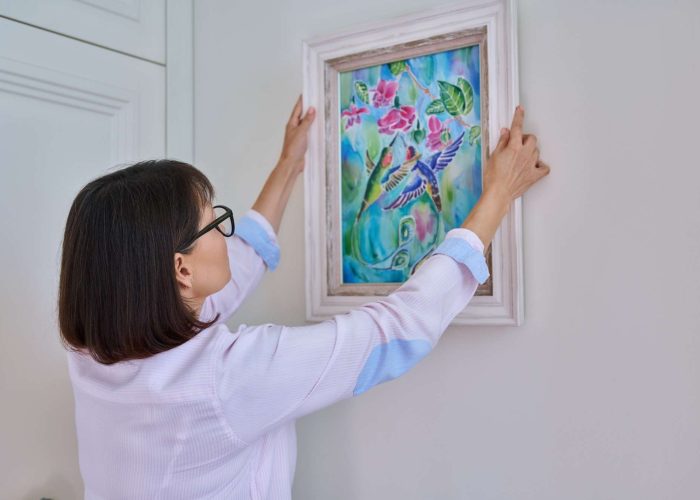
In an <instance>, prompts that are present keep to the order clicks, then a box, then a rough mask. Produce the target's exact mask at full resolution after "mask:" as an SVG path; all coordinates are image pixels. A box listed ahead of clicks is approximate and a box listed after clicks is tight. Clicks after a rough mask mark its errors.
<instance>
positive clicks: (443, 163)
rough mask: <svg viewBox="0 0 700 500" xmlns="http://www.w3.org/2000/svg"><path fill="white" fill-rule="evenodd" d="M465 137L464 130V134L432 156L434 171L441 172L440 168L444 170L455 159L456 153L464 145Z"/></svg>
mask: <svg viewBox="0 0 700 500" xmlns="http://www.w3.org/2000/svg"><path fill="white" fill-rule="evenodd" d="M463 139H464V132H462V134H461V135H460V136H459V137H457V138H456V139H455V140H454V141H452V144H450V145H449V146H447V147H446V148H445V149H443V150H442V151H439V152H437V153H435V154H434V155H433V156H431V157H430V168H431V169H432V170H433V172H439V171H440V170H444V169H445V167H447V165H449V164H450V162H451V161H452V160H453V159H454V157H455V155H456V154H457V151H458V150H459V147H460V146H461V145H462V140H463Z"/></svg>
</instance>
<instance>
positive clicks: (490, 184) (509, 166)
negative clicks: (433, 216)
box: [462, 106, 549, 252]
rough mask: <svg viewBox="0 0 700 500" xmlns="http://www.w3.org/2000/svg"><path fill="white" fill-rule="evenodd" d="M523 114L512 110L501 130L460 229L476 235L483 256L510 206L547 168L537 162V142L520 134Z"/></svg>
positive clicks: (547, 171)
mask: <svg viewBox="0 0 700 500" xmlns="http://www.w3.org/2000/svg"><path fill="white" fill-rule="evenodd" d="M524 116H525V111H524V110H523V108H522V107H521V106H518V107H517V108H516V109H515V113H514V115H513V124H512V125H511V128H510V130H508V129H506V128H504V129H502V130H501V137H500V139H499V141H498V145H497V146H496V149H494V151H493V153H492V154H491V157H490V158H489V161H488V163H487V165H486V169H485V170H484V178H483V189H482V192H481V197H480V198H479V201H477V202H476V205H474V208H472V211H471V212H469V216H468V217H467V218H466V220H465V221H464V223H463V224H462V227H463V228H466V229H469V230H470V231H473V232H474V233H476V235H477V236H478V237H479V239H480V240H481V241H482V242H483V244H484V252H485V251H486V249H487V248H488V246H489V244H490V243H491V240H492V239H493V236H494V234H496V230H497V229H498V226H499V225H500V224H501V220H502V219H503V217H505V215H506V214H507V213H508V209H509V208H510V204H511V203H512V202H513V200H515V199H516V198H518V197H519V196H520V195H522V194H523V193H524V192H525V191H527V190H528V189H529V188H530V186H532V185H533V184H534V183H535V182H537V181H538V180H540V179H541V178H542V177H544V176H546V175H548V174H549V166H548V165H546V164H545V163H544V162H543V161H542V160H540V150H539V148H538V147H537V138H536V137H535V136H534V135H532V134H523V119H524Z"/></svg>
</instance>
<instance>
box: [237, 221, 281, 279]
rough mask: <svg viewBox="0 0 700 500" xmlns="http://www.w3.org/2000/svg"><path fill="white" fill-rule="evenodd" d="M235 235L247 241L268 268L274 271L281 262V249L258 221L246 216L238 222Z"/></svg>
mask: <svg viewBox="0 0 700 500" xmlns="http://www.w3.org/2000/svg"><path fill="white" fill-rule="evenodd" d="M235 234H236V235H237V236H238V237H240V238H241V239H243V240H245V241H246V243H248V244H249V245H250V246H251V247H253V249H255V251H256V252H257V254H258V255H259V256H260V257H261V258H262V260H264V261H265V264H267V268H268V269H269V270H270V271H274V269H275V268H276V267H277V264H278V263H279V261H280V247H279V245H278V244H277V242H276V241H275V239H274V238H273V237H271V236H270V235H269V234H268V233H267V231H265V228H264V227H263V226H261V225H260V223H259V222H258V221H256V220H255V219H253V218H252V217H250V216H249V215H244V216H243V217H241V219H240V220H239V221H238V222H236V230H235Z"/></svg>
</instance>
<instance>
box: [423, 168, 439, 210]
mask: <svg viewBox="0 0 700 500" xmlns="http://www.w3.org/2000/svg"><path fill="white" fill-rule="evenodd" d="M426 177H427V181H428V185H427V186H426V189H427V190H428V193H429V194H430V197H431V198H432V199H433V203H435V208H437V209H438V211H440V212H441V211H442V200H441V199H440V186H439V185H438V181H437V178H436V177H435V174H433V173H432V172H428V175H427V176H426Z"/></svg>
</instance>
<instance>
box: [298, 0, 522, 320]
mask: <svg viewBox="0 0 700 500" xmlns="http://www.w3.org/2000/svg"><path fill="white" fill-rule="evenodd" d="M482 27H485V28H486V31H487V33H486V44H487V68H488V71H487V76H486V78H487V80H488V81H487V82H486V83H485V82H482V88H483V86H484V85H485V84H487V85H488V99H489V109H488V117H487V118H488V120H487V123H488V125H487V127H488V128H487V133H488V137H494V138H496V137H498V135H499V129H500V127H501V126H509V124H510V121H511V119H512V114H513V110H514V109H515V106H516V105H517V104H518V101H519V96H518V94H519V91H518V79H517V75H518V57H517V54H518V52H517V29H516V10H515V0H485V1H478V0H477V1H470V2H461V3H459V4H455V5H451V6H443V7H440V8H435V9H430V10H427V11H421V12H420V13H418V14H415V15H406V16H402V17H399V18H395V19H392V20H390V21H385V22H375V23H372V24H366V25H363V26H362V27H360V28H357V29H353V30H349V31H345V32H340V33H334V34H333V35H330V36H324V37H319V38H314V39H310V40H305V41H304V42H303V54H302V59H303V60H302V63H303V64H302V67H303V75H304V89H303V95H304V106H305V107H308V106H314V107H315V108H316V109H317V110H318V111H319V112H318V113H317V117H316V120H314V123H313V124H312V126H311V130H310V133H309V149H308V152H307V155H306V167H305V168H304V191H305V206H304V208H305V210H304V213H305V233H306V317H307V319H308V320H318V321H320V320H323V319H327V318H328V317H330V316H332V315H334V314H341V313H344V312H347V311H349V310H350V309H352V308H354V307H357V306H360V305H362V304H365V303H368V302H371V301H374V300H378V299H380V298H381V297H382V296H383V295H376V296H371V295H331V294H330V293H329V284H328V275H329V274H328V273H329V262H330V259H329V255H328V244H329V241H331V238H332V237H338V238H339V237H340V235H332V234H329V230H328V210H327V207H328V193H329V189H327V188H328V186H327V177H328V176H327V169H328V168H339V165H338V164H333V165H326V164H325V160H324V159H325V158H326V154H327V150H326V149H327V137H326V135H327V134H326V131H327V130H328V123H327V119H328V117H327V115H328V107H327V105H328V104H329V103H328V102H327V97H328V96H327V94H328V93H329V89H328V85H329V82H328V81H327V80H326V73H327V72H328V73H330V74H331V75H333V70H332V68H330V66H329V64H328V61H330V60H333V59H336V58H339V57H343V56H348V55H352V54H355V53H359V52H365V51H368V50H377V49H385V48H387V47H393V46H397V45H400V44H406V43H411V42H416V41H420V40H424V39H427V38H429V37H434V36H440V35H446V34H449V33H455V32H461V31H464V30H469V29H473V28H482ZM390 60H392V59H391V58H387V61H390ZM329 68H330V71H329ZM335 75H336V76H337V72H336V73H335ZM332 105H333V106H336V105H337V103H332ZM333 140H336V138H333ZM494 142H495V141H494ZM489 147H490V148H491V150H492V149H493V147H495V144H491V145H490V146H489ZM484 166H485V165H484ZM330 191H331V192H337V191H338V190H336V189H330ZM522 262H523V259H522V198H518V199H517V200H515V201H514V202H513V204H512V205H511V208H510V210H509V212H508V214H507V215H506V216H505V218H504V219H503V222H502V223H501V226H500V227H499V229H498V231H497V232H496V234H495V236H494V239H493V242H492V269H491V270H492V273H491V276H492V278H491V279H492V283H493V293H492V294H491V295H475V296H474V297H473V298H472V300H471V301H470V303H469V305H468V306H467V307H466V308H465V309H464V310H463V311H462V312H460V313H459V314H458V315H457V316H456V317H455V319H454V320H453V322H452V324H456V325H520V324H522V321H523V264H522ZM397 286H398V285H395V286H394V287H393V288H396V287H397Z"/></svg>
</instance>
